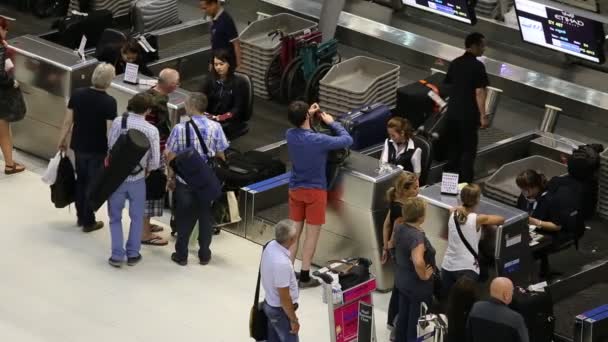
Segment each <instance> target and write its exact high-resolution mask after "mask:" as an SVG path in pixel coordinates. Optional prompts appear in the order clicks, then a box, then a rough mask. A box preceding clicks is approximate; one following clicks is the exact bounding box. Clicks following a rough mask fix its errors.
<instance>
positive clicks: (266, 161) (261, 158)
mask: <svg viewBox="0 0 608 342" xmlns="http://www.w3.org/2000/svg"><path fill="white" fill-rule="evenodd" d="M285 171H286V167H285V164H284V163H283V162H282V161H280V160H278V159H277V158H274V157H273V156H271V155H270V154H268V153H265V152H259V151H248V152H245V153H240V152H234V153H231V154H229V155H228V156H227V159H226V164H225V165H223V166H222V167H220V168H217V169H216V173H217V175H218V177H219V179H220V180H222V181H223V182H224V187H225V188H226V189H228V190H236V189H240V188H242V187H244V186H246V185H249V184H253V183H257V182H259V181H262V180H265V179H268V178H272V177H274V176H278V175H280V174H283V173H285Z"/></svg>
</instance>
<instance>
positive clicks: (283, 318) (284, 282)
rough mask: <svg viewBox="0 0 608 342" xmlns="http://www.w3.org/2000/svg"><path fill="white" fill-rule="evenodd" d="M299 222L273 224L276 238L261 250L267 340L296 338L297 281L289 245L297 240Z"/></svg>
mask: <svg viewBox="0 0 608 342" xmlns="http://www.w3.org/2000/svg"><path fill="white" fill-rule="evenodd" d="M296 233H297V231H296V226H295V225H294V222H293V221H291V220H283V221H281V222H279V223H278V224H277V225H276V226H275V227H274V236H275V239H274V240H273V241H271V242H270V243H268V245H267V246H266V248H265V249H264V253H262V262H261V265H260V272H261V275H262V287H263V288H264V293H265V294H266V295H265V296H266V297H265V300H264V312H265V313H266V316H267V317H268V342H297V341H299V339H298V332H299V330H300V323H299V321H298V317H297V316H296V310H297V308H298V297H299V289H298V281H297V280H296V275H295V272H294V269H293V264H292V263H291V258H290V254H289V253H290V252H289V250H290V248H291V247H292V246H293V245H294V244H296V243H297V242H298V236H297V234H296Z"/></svg>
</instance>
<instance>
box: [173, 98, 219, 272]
mask: <svg viewBox="0 0 608 342" xmlns="http://www.w3.org/2000/svg"><path fill="white" fill-rule="evenodd" d="M205 110H207V97H206V96H205V94H202V93H192V94H190V97H189V98H188V100H187V101H186V111H187V112H188V115H190V116H191V118H190V120H192V122H193V123H194V124H195V125H196V127H198V130H199V131H200V133H201V137H202V139H203V141H202V142H201V141H199V139H198V137H197V135H196V133H195V132H194V130H193V128H190V146H192V147H194V148H195V149H196V150H197V151H198V153H199V154H200V155H201V157H202V158H203V159H205V160H207V159H208V158H219V159H222V160H225V156H224V151H225V150H226V149H227V148H228V140H227V139H226V136H225V135H224V131H223V130H222V126H221V125H220V124H219V123H217V122H215V121H212V120H209V119H207V118H206V117H205V115H204V113H205ZM186 129H187V126H186V124H185V123H180V124H177V125H175V127H174V128H173V130H172V131H171V135H170V136H169V139H168V140H167V148H166V153H167V160H168V161H170V160H172V159H173V158H175V156H176V155H177V154H179V153H180V152H182V151H184V150H185V149H187V144H186ZM201 143H204V144H205V146H206V147H207V150H208V155H206V154H205V152H204V151H203V148H202V146H201ZM169 171H170V174H172V172H171V169H169ZM169 188H172V189H173V188H174V189H175V192H174V195H175V223H176V225H177V240H176V241H175V253H173V255H171V260H173V261H174V262H175V263H177V264H179V265H181V266H185V265H187V263H188V242H189V241H190V235H191V234H192V230H193V229H194V226H195V225H196V222H197V221H198V226H199V234H198V244H199V251H198V257H199V262H200V264H201V265H207V264H208V263H209V261H211V249H209V246H211V238H212V236H213V229H212V227H211V203H210V202H206V203H205V202H202V201H200V200H199V199H198V196H197V194H196V191H194V190H193V189H192V188H190V187H189V186H188V185H187V184H186V183H185V182H184V181H183V180H182V179H181V178H177V182H176V181H175V177H174V176H170V177H169Z"/></svg>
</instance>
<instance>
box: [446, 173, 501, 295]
mask: <svg viewBox="0 0 608 342" xmlns="http://www.w3.org/2000/svg"><path fill="white" fill-rule="evenodd" d="M480 196H481V190H480V188H479V186H477V185H475V184H469V185H467V186H465V187H464V188H463V189H462V191H461V192H460V201H461V203H462V206H461V207H458V208H455V210H454V211H453V212H452V213H451V214H450V218H449V222H448V248H447V250H446V252H445V255H444V257H443V263H442V265H441V280H442V282H443V295H444V298H445V297H447V295H448V294H449V291H450V289H451V288H452V286H453V285H454V283H456V281H457V280H458V279H459V278H460V277H462V276H467V277H469V278H471V279H473V280H477V279H478V278H479V264H478V262H477V260H476V259H475V257H474V256H473V254H472V253H471V252H470V251H469V249H468V248H467V247H466V244H465V243H464V242H463V241H462V238H461V237H460V235H459V234H458V230H457V227H456V222H455V221H454V217H456V220H457V221H458V223H459V224H460V230H461V231H462V235H463V237H464V238H465V239H466V241H467V242H468V244H469V245H470V246H471V248H472V249H473V250H474V251H475V254H477V255H478V254H479V239H480V237H481V227H493V226H496V225H501V224H503V223H504V222H505V219H504V217H502V216H497V215H484V214H477V213H476V212H475V211H476V209H477V205H478V204H479V198H480Z"/></svg>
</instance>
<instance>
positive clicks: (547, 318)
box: [509, 287, 555, 342]
mask: <svg viewBox="0 0 608 342" xmlns="http://www.w3.org/2000/svg"><path fill="white" fill-rule="evenodd" d="M547 291H548V290H547V289H545V292H535V291H527V290H525V289H522V288H519V287H517V288H515V290H514V291H513V301H512V302H511V304H510V305H509V306H510V307H511V309H513V310H515V311H517V312H519V313H520V314H521V315H522V316H523V318H524V321H525V322H526V327H527V328H528V335H529V337H530V342H551V341H553V332H554V330H555V316H554V315H553V298H552V297H551V294H550V293H549V292H547Z"/></svg>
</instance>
